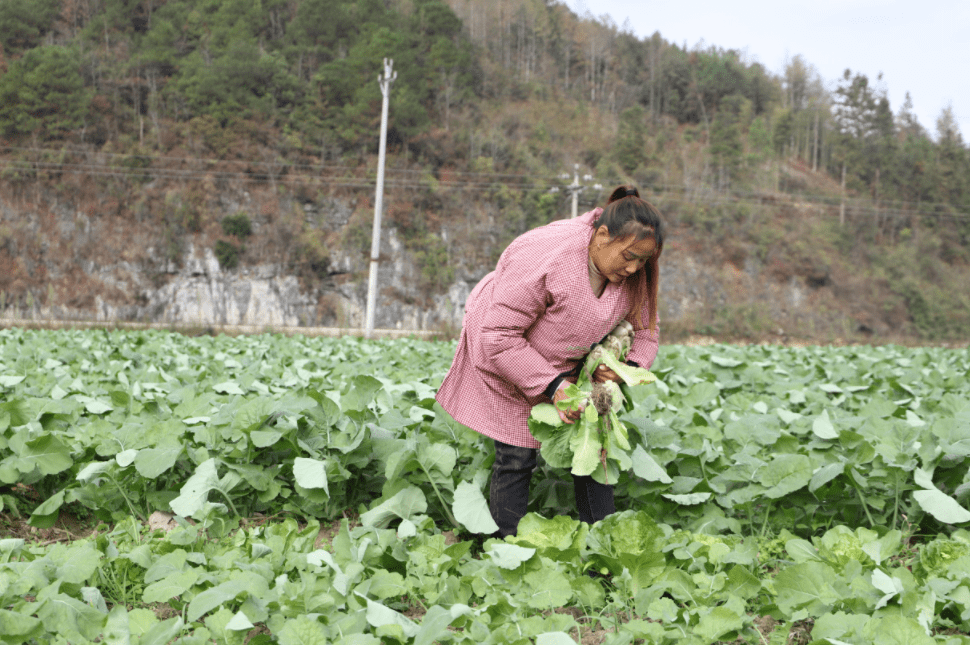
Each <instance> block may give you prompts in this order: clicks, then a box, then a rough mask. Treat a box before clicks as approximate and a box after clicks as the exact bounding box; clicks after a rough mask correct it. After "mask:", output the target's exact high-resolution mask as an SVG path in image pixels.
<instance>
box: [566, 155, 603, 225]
mask: <svg viewBox="0 0 970 645" xmlns="http://www.w3.org/2000/svg"><path fill="white" fill-rule="evenodd" d="M561 176H562V178H563V179H569V174H568V173H563V174H562V175H561ZM592 180H593V176H592V175H583V181H592ZM592 187H593V188H594V189H596V190H602V188H603V186H602V184H593V186H592ZM586 188H587V187H586V186H584V185H582V184H580V183H579V164H578V163H577V164H573V183H571V184H569V185H568V186H566V190H568V191H569V192H571V193H572V194H573V212H572V217H573V219H576V216H577V215H578V211H579V193H581V192H583V191H584V190H586Z"/></svg>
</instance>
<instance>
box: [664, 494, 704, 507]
mask: <svg viewBox="0 0 970 645" xmlns="http://www.w3.org/2000/svg"><path fill="white" fill-rule="evenodd" d="M663 496H664V497H665V498H666V499H669V500H670V501H671V502H673V503H675V504H680V505H681V506H694V505H696V504H703V503H704V502H706V501H707V500H709V499H710V498H711V494H710V493H688V494H686V495H672V494H667V493H664V495H663Z"/></svg>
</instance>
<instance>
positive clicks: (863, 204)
mask: <svg viewBox="0 0 970 645" xmlns="http://www.w3.org/2000/svg"><path fill="white" fill-rule="evenodd" d="M0 151H8V152H9V151H16V152H21V153H23V152H30V153H35V154H43V155H61V154H64V152H65V151H59V150H50V149H39V148H13V147H9V146H8V147H0ZM73 154H88V153H81V152H74V153H73ZM95 154H97V155H104V156H107V157H109V158H112V159H129V160H133V161H137V160H140V159H148V160H151V161H153V162H158V161H166V162H178V163H183V164H185V163H191V164H195V165H198V166H200V167H199V168H166V167H161V166H150V167H138V166H130V165H122V164H117V163H115V164H98V163H91V162H83V163H82V162H67V161H39V160H23V159H21V160H10V159H0V172H4V173H7V172H18V171H19V172H34V173H38V172H49V173H68V174H80V175H87V176H98V177H113V178H128V179H140V180H155V179H171V180H183V181H185V180H192V179H199V178H200V175H205V176H208V177H211V178H214V179H216V180H234V179H235V180H245V181H249V182H257V183H279V184H287V185H296V184H306V183H310V184H326V185H328V186H332V187H337V188H349V189H357V188H360V189H364V188H373V187H374V181H373V180H371V179H370V178H369V177H368V176H367V175H368V174H369V173H370V172H371V171H370V169H368V168H351V167H349V166H340V165H315V164H286V163H281V162H268V161H258V160H216V159H198V158H179V157H150V156H146V155H136V154H119V153H95ZM215 164H228V165H244V166H248V167H254V166H255V167H261V168H265V169H266V170H265V171H264V172H258V171H253V170H216V169H212V168H211V165H215ZM205 166H210V167H208V168H206V167H205ZM308 171H310V172H308ZM311 172H312V174H311ZM327 172H334V173H337V174H333V175H330V174H325V173H327ZM386 173H387V175H388V177H387V178H386V179H385V182H386V185H387V187H389V188H398V189H406V190H429V189H433V190H440V191H453V190H460V191H478V192H484V191H487V190H491V189H497V188H503V187H504V188H518V189H521V190H548V189H550V188H553V187H555V188H558V189H559V190H565V189H568V185H566V184H563V183H562V181H563V180H562V178H561V177H554V176H548V177H542V176H530V175H521V174H512V173H477V172H465V171H451V170H447V171H446V172H445V173H444V174H445V176H446V177H455V179H447V178H446V179H441V178H430V179H424V177H427V176H428V171H426V170H420V169H401V168H388V169H387V170H386ZM462 178H464V179H462ZM10 179H12V177H10V176H9V175H8V180H10ZM606 183H607V184H608V185H609V184H610V182H606ZM612 183H613V184H616V185H619V183H621V180H619V179H614V180H613V182H612ZM643 188H644V189H646V190H649V191H650V192H651V193H653V194H655V195H658V196H660V197H662V198H664V199H666V200H667V201H673V202H677V203H692V204H707V205H724V204H741V205H748V206H770V205H772V203H777V202H778V201H779V200H782V201H784V202H785V203H788V204H801V205H806V206H809V207H815V208H819V207H829V206H836V205H838V204H839V203H840V201H841V198H840V197H836V196H825V195H819V194H797V195H796V194H791V193H756V192H751V191H732V192H729V193H722V192H715V191H707V190H704V191H698V190H692V189H688V188H686V187H682V186H664V187H660V186H644V187H643ZM909 203H910V202H899V201H893V202H881V203H880V204H879V205H878V206H876V205H875V204H873V203H872V202H869V201H866V200H863V199H858V198H857V199H849V200H847V201H846V205H847V207H849V208H851V209H852V210H853V211H854V212H856V213H857V214H858V213H863V214H870V215H879V216H889V217H919V218H927V217H936V218H951V219H955V220H956V219H966V218H970V213H966V212H961V211H956V210H954V209H953V207H952V206H951V205H949V204H945V203H941V202H922V203H920V205H919V207H918V208H911V207H907V205H908V204H909Z"/></svg>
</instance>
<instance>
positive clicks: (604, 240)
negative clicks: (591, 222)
mask: <svg viewBox="0 0 970 645" xmlns="http://www.w3.org/2000/svg"><path fill="white" fill-rule="evenodd" d="M609 241H610V229H608V228H606V224H600V227H599V228H598V229H596V233H594V234H593V244H595V245H596V246H604V245H606V244H608V243H609Z"/></svg>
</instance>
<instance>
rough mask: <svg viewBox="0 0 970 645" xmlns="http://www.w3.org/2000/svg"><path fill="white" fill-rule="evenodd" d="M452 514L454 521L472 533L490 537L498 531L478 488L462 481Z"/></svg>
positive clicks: (456, 490)
mask: <svg viewBox="0 0 970 645" xmlns="http://www.w3.org/2000/svg"><path fill="white" fill-rule="evenodd" d="M452 512H453V513H454V514H455V519H456V520H458V521H459V522H461V524H462V525H463V526H464V527H465V528H466V529H468V530H469V531H471V532H472V533H479V534H481V533H484V534H486V535H491V534H492V533H495V532H496V531H498V524H496V523H495V520H494V519H492V514H491V513H490V512H489V510H488V502H486V501H485V496H484V495H483V494H482V491H481V489H479V488H478V486H476V485H474V484H472V483H470V482H464V481H463V482H460V483H459V484H458V488H456V489H455V501H454V503H453V504H452Z"/></svg>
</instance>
